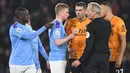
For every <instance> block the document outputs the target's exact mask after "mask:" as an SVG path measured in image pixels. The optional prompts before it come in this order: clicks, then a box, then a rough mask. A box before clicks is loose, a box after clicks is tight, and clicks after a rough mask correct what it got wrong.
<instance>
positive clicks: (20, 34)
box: [12, 26, 46, 40]
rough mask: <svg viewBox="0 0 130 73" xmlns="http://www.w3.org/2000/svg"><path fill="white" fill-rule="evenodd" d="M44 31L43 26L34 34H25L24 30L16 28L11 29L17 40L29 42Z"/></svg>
mask: <svg viewBox="0 0 130 73" xmlns="http://www.w3.org/2000/svg"><path fill="white" fill-rule="evenodd" d="M45 30H46V28H45V26H43V27H41V28H40V29H39V30H37V31H36V32H31V33H27V32H25V31H24V28H20V27H17V28H12V31H13V32H12V34H13V35H15V36H17V37H19V38H22V39H29V40H30V39H34V38H36V37H37V36H38V35H40V34H41V33H42V32H43V31H45Z"/></svg>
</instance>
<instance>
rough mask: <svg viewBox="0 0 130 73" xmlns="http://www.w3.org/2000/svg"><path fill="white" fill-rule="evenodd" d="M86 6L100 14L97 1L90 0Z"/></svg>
mask: <svg viewBox="0 0 130 73" xmlns="http://www.w3.org/2000/svg"><path fill="white" fill-rule="evenodd" d="M88 6H91V10H92V11H96V13H97V14H100V12H101V7H100V5H99V4H98V3H96V2H90V3H89V4H88Z"/></svg>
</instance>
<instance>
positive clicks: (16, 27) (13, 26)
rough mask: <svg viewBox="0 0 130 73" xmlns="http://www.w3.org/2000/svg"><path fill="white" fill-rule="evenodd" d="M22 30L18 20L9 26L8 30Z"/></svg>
mask: <svg viewBox="0 0 130 73" xmlns="http://www.w3.org/2000/svg"><path fill="white" fill-rule="evenodd" d="M22 30H23V27H22V26H20V24H19V23H18V22H15V23H14V24H13V25H12V26H11V27H10V31H17V32H21V31H22Z"/></svg>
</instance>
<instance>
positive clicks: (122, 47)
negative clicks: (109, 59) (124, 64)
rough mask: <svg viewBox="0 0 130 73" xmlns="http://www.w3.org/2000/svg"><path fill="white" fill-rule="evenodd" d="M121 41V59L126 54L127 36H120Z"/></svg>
mask: <svg viewBox="0 0 130 73" xmlns="http://www.w3.org/2000/svg"><path fill="white" fill-rule="evenodd" d="M120 39H121V40H120V41H121V48H120V52H119V57H120V58H121V60H122V58H123V56H124V52H125V48H126V36H120Z"/></svg>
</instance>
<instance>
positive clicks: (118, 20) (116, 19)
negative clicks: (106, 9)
mask: <svg viewBox="0 0 130 73" xmlns="http://www.w3.org/2000/svg"><path fill="white" fill-rule="evenodd" d="M114 20H115V22H116V23H118V24H119V23H121V24H124V21H123V19H122V18H120V17H118V16H114Z"/></svg>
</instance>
